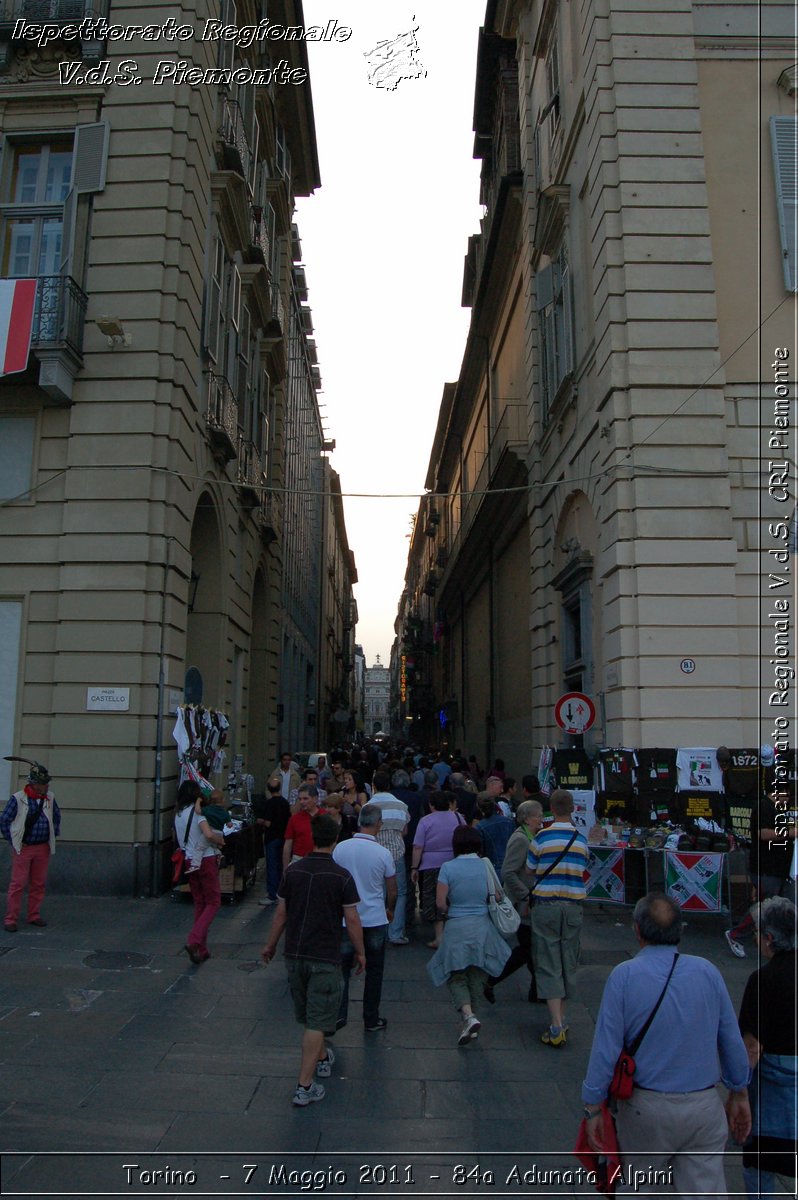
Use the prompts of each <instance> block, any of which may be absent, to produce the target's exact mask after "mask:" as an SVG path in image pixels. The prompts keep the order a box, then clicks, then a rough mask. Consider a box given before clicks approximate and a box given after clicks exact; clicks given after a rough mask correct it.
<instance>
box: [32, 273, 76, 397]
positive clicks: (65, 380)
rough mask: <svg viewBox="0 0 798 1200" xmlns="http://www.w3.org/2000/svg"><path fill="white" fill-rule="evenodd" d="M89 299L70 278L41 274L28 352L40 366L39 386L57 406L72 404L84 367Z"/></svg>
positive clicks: (37, 284) (37, 286)
mask: <svg viewBox="0 0 798 1200" xmlns="http://www.w3.org/2000/svg"><path fill="white" fill-rule="evenodd" d="M87 303H88V297H87V296H86V293H85V292H84V291H82V290H81V288H79V287H78V285H77V283H76V282H75V280H74V279H72V278H71V276H69V275H40V276H39V277H38V279H37V281H36V300H35V303H34V308H33V318H32V323H31V350H32V351H33V352H34V354H35V357H36V360H37V361H38V364H39V378H38V383H39V387H40V388H41V389H42V390H43V391H44V392H45V393H46V394H47V395H48V396H49V397H50V399H51V400H53V401H55V402H56V403H57V404H64V403H66V404H70V403H71V402H72V388H73V384H74V381H75V377H76V375H77V373H78V371H79V370H80V369H81V367H82V366H83V330H84V327H85V324H86V305H87Z"/></svg>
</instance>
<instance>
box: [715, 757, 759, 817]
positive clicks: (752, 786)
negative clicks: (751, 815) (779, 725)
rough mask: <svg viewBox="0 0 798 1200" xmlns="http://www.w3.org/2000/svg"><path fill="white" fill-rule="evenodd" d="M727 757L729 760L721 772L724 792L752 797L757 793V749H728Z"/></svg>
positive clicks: (729, 794) (730, 794)
mask: <svg viewBox="0 0 798 1200" xmlns="http://www.w3.org/2000/svg"><path fill="white" fill-rule="evenodd" d="M729 757H730V759H731V762H730V763H729V765H728V767H727V768H726V770H725V771H724V772H723V782H724V785H725V788H726V794H727V795H728V796H745V797H747V798H748V799H753V798H754V797H756V796H757V795H758V793H759V751H757V750H729ZM749 807H750V805H749Z"/></svg>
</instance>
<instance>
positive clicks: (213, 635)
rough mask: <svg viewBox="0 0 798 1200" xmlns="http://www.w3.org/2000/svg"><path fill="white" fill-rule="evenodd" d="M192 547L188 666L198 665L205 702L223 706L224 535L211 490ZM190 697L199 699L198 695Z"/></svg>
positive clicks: (202, 500) (195, 526)
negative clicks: (222, 537)
mask: <svg viewBox="0 0 798 1200" xmlns="http://www.w3.org/2000/svg"><path fill="white" fill-rule="evenodd" d="M189 548H190V552H191V580H190V582H189V589H188V621H187V629H186V664H185V665H186V670H187V671H188V670H189V669H190V668H191V667H195V668H196V669H197V671H198V672H199V675H200V676H201V678H202V701H203V703H204V704H207V705H211V706H214V707H218V708H223V707H224V703H225V696H224V686H225V680H224V673H223V670H222V663H223V661H224V645H223V634H224V613H223V602H222V539H221V533H220V529H219V519H218V516H217V513H216V505H215V503H214V500H213V497H212V495H211V494H210V492H203V493H202V495H201V496H200V498H199V501H198V503H197V508H196V512H195V514H194V524H193V525H192V527H191V542H190V547H189ZM190 698H191V699H196V695H195V696H193V697H190Z"/></svg>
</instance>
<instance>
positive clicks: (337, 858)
mask: <svg viewBox="0 0 798 1200" xmlns="http://www.w3.org/2000/svg"><path fill="white" fill-rule="evenodd" d="M358 825H359V830H358V832H357V833H356V834H355V836H354V837H352V838H349V840H348V841H345V842H340V843H339V844H338V845H337V846H336V847H335V850H334V851H333V860H334V862H337V863H338V865H339V866H341V867H344V868H345V869H346V870H347V871H348V872H349V874H350V875H351V876H352V878H353V879H354V881H355V884H356V886H357V892H358V895H359V896H360V902H359V903H358V906H357V911H358V915H359V917H360V923H361V925H362V926H363V942H364V944H365V948H366V976H365V981H364V985H363V1025H364V1027H365V1030H366V1032H367V1033H377V1032H378V1031H379V1030H380V1029H384V1028H385V1026H386V1025H387V1024H388V1022H387V1021H386V1020H385V1018H384V1017H381V1016H380V997H381V996H382V975H383V970H384V967H385V943H386V940H387V936H388V922H389V921H390V920H391V918H392V916H393V907H394V904H395V902H396V868H395V867H394V862H393V858H392V857H391V855H390V854H389V852H388V851H387V850H386V849H385V847H384V846H381V845H380V844H379V842H378V841H377V834H378V833H379V832H380V829H381V828H382V814H381V813H380V809H379V807H378V806H377V805H376V804H364V805H363V807H362V808H361V810H360V816H359V818H358ZM354 957H355V948H354V946H353V945H352V943H351V941H350V940H349V937H348V935H347V934H346V933H345V932H344V935H343V944H342V947H341V970H342V972H343V976H344V994H343V998H342V1000H341V1007H340V1010H339V1012H338V1021H337V1022H336V1029H341V1028H342V1026H344V1025H346V1022H347V1014H348V1009H349V975H350V973H351V970H352V966H353V964H354Z"/></svg>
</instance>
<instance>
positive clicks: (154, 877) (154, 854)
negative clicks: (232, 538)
mask: <svg viewBox="0 0 798 1200" xmlns="http://www.w3.org/2000/svg"><path fill="white" fill-rule="evenodd" d="M173 541H174V538H172V537H167V539H166V557H165V560H164V564H163V587H162V590H161V631H160V639H159V644H158V715H157V718H156V720H157V726H156V730H155V782H154V786H153V803H152V842H151V853H150V895H151V896H157V895H158V894H159V885H160V863H159V860H158V846H159V845H160V838H161V778H162V758H163V718H164V711H163V710H164V689H165V682H166V681H165V675H166V672H165V670H164V655H165V644H166V581H167V578H168V575H169V567H170V565H171V563H170V557H171V552H172V542H173Z"/></svg>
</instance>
